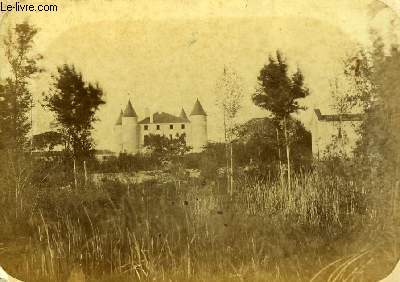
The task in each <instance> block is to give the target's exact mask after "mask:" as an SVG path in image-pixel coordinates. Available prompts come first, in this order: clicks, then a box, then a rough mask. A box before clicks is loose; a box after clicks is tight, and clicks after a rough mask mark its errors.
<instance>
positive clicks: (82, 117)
mask: <svg viewBox="0 0 400 282" xmlns="http://www.w3.org/2000/svg"><path fill="white" fill-rule="evenodd" d="M53 79H54V83H53V86H52V88H51V89H50V92H49V93H48V95H47V96H46V97H45V107H46V108H48V109H49V110H50V111H52V112H54V113H55V115H56V120H57V122H58V124H59V126H60V127H59V129H58V131H59V132H60V133H61V134H62V135H63V136H64V138H65V143H66V146H67V150H68V151H70V152H71V153H72V155H73V158H74V159H76V158H77V159H83V158H87V157H88V156H90V154H91V152H92V149H93V140H92V137H91V130H92V129H93V122H95V121H96V120H97V119H96V116H95V115H96V111H97V110H98V108H99V106H101V105H103V104H105V102H104V100H103V99H102V98H103V90H102V89H101V88H100V86H99V85H98V84H95V85H93V84H92V83H86V82H85V81H84V79H83V76H82V74H81V73H78V72H77V71H76V70H75V67H74V66H69V65H63V66H61V67H58V76H57V77H56V76H53Z"/></svg>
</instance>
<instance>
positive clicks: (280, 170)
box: [276, 128, 283, 186]
mask: <svg viewBox="0 0 400 282" xmlns="http://www.w3.org/2000/svg"><path fill="white" fill-rule="evenodd" d="M276 141H277V143H278V159H279V179H280V181H281V185H282V186H283V173H282V156H281V144H280V141H279V130H278V128H277V129H276Z"/></svg>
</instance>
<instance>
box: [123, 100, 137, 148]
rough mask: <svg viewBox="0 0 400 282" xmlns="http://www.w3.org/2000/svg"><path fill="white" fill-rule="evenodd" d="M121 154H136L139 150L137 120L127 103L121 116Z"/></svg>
mask: <svg viewBox="0 0 400 282" xmlns="http://www.w3.org/2000/svg"><path fill="white" fill-rule="evenodd" d="M121 135H122V152H124V153H127V154H136V153H137V152H138V150H139V134H138V118H137V115H136V112H135V110H134V109H133V107H132V104H131V101H130V100H129V101H128V104H127V105H126V108H125V110H124V112H123V114H122V134H121Z"/></svg>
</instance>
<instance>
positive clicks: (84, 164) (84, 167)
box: [83, 161, 88, 186]
mask: <svg viewBox="0 0 400 282" xmlns="http://www.w3.org/2000/svg"><path fill="white" fill-rule="evenodd" d="M83 170H84V173H85V186H86V185H87V181H88V175H87V168H86V161H83Z"/></svg>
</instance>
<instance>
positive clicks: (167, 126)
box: [114, 99, 208, 154]
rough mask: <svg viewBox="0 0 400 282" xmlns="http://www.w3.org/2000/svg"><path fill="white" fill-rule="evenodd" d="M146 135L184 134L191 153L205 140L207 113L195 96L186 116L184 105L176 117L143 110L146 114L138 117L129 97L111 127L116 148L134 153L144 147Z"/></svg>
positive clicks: (170, 136)
mask: <svg viewBox="0 0 400 282" xmlns="http://www.w3.org/2000/svg"><path fill="white" fill-rule="evenodd" d="M149 134H155V135H163V136H166V137H168V138H175V137H176V136H177V135H181V134H185V136H186V137H185V138H186V144H187V145H188V146H190V147H192V152H201V151H202V150H203V149H204V147H205V146H206V145H207V140H208V135H207V114H206V112H205V111H204V109H203V106H202V105H201V103H200V101H199V100H198V99H197V100H196V102H195V104H194V106H193V109H192V111H191V113H190V115H189V117H188V116H187V115H186V112H185V110H184V109H183V108H182V110H181V113H180V115H179V116H175V115H172V114H169V113H165V112H156V113H150V112H149V111H148V110H146V114H145V117H144V118H143V119H141V120H139V118H138V115H137V114H136V112H135V109H134V108H133V106H132V103H131V101H130V100H129V101H128V104H127V105H126V107H125V110H124V111H122V110H121V112H120V114H119V117H118V119H117V122H116V123H115V126H114V136H115V138H116V142H115V144H116V148H115V151H116V152H118V153H126V154H136V153H138V152H140V151H141V150H142V149H143V147H144V139H145V136H146V135H149Z"/></svg>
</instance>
